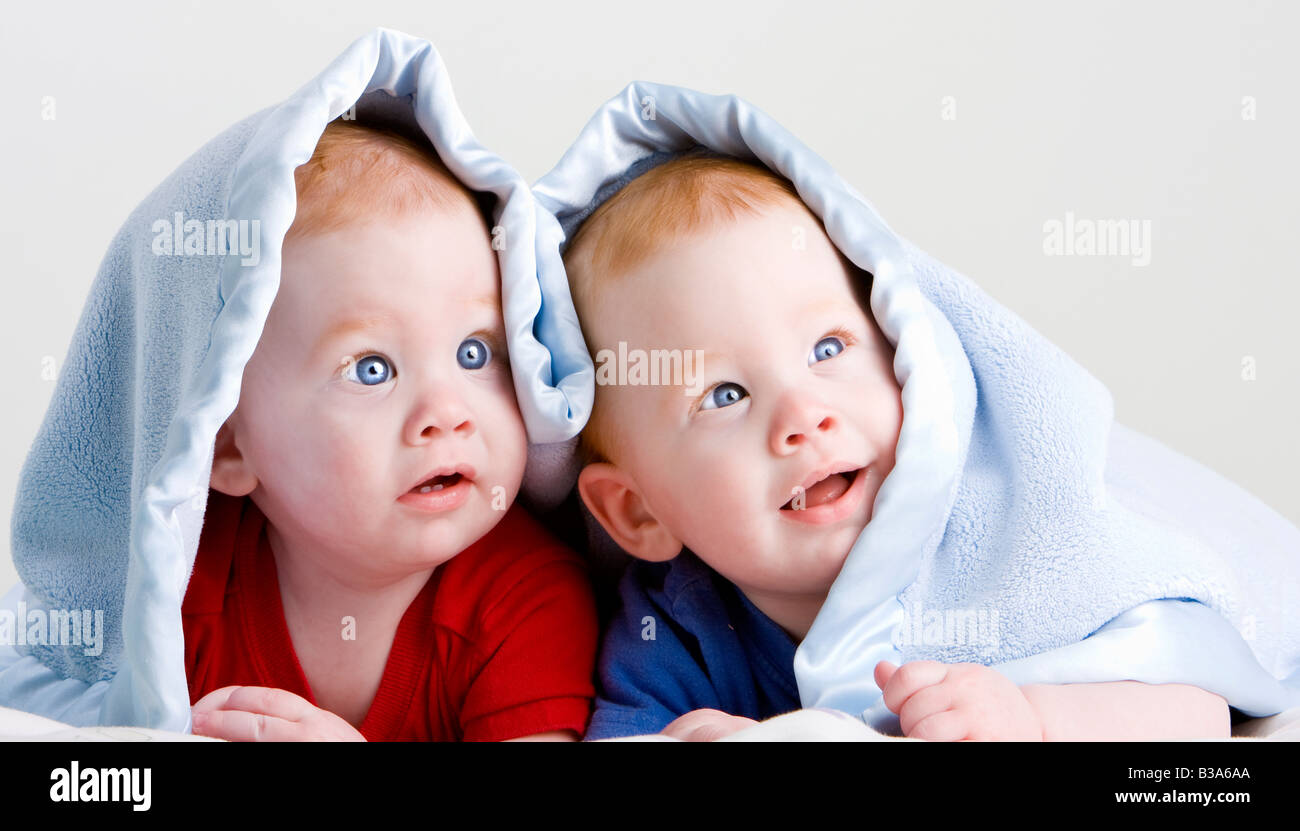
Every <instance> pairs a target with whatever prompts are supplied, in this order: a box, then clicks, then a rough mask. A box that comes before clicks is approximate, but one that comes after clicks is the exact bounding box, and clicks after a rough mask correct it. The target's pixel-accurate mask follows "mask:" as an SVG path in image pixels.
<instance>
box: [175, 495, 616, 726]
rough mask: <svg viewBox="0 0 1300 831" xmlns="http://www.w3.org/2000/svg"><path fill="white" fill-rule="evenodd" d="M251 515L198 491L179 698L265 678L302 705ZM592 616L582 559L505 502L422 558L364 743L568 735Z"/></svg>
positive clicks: (585, 699)
mask: <svg viewBox="0 0 1300 831" xmlns="http://www.w3.org/2000/svg"><path fill="white" fill-rule="evenodd" d="M265 527H266V518H265V516H263V514H262V512H261V511H260V510H258V508H257V506H256V505H255V504H254V503H253V501H252V500H251V499H248V498H247V497H231V496H226V495H225V494H221V493H218V492H216V491H210V492H209V496H208V508H207V513H206V515H205V516H204V525H203V532H202V535H201V537H200V540H199V551H198V555H197V558H196V559H195V563H194V573H193V575H192V576H191V577H190V583H189V587H188V588H187V589H186V592H185V601H184V604H183V606H182V610H181V616H182V620H183V623H184V627H185V672H186V675H187V676H188V678H189V688H190V703H191V704H193V703H194V702H197V701H198V700H199V699H200V698H202V697H203V696H204V695H206V694H207V693H209V692H212V691H213V690H217V689H220V688H222V687H226V686H230V685H232V684H240V685H251V686H261V687H279V688H281V689H285V690H288V691H289V692H292V693H296V694H297V695H300V696H302V697H303V698H305V699H307V700H308V701H311V702H312V703H313V704H315V699H314V698H313V697H312V692H311V687H310V685H309V684H308V683H307V679H306V677H305V676H304V675H303V672H302V667H301V666H300V665H299V663H298V658H297V655H296V654H295V653H294V649H293V643H292V641H291V639H290V636H289V627H288V624H287V623H286V622H285V618H284V610H283V607H282V606H281V604H280V585H279V581H278V580H277V579H276V570H275V559H274V555H273V554H272V552H271V548H270V544H269V543H268V542H267V537H266V533H265ZM596 627H597V624H596V611H595V604H594V600H593V598H592V593H591V586H590V583H589V582H588V579H587V574H586V569H585V566H584V565H583V563H582V560H581V559H580V558H579V557H578V556H577V555H576V554H574V553H573V552H572V551H570V550H568V549H567V548H565V547H563V546H562V545H561V544H560V543H559V542H557V541H556V540H555V539H554V538H553V537H552V536H551V535H550V534H549V533H547V531H546V530H545V529H543V528H542V527H541V525H539V524H538V523H537V521H536V520H534V519H533V518H532V517H530V516H529V515H528V514H527V513H526V512H525V511H524V510H523V509H522V508H519V507H512V508H511V509H510V510H509V511H507V512H506V515H505V517H503V518H502V520H501V521H500V522H499V523H497V525H496V527H494V528H493V529H492V530H491V531H489V532H488V533H487V534H486V535H485V536H484V537H483V538H482V539H480V540H479V541H478V542H476V543H474V544H473V545H471V546H470V547H469V548H466V549H465V550H464V551H462V552H461V553H459V554H457V555H456V556H455V557H453V558H452V559H451V560H448V561H447V562H446V563H443V564H442V565H441V566H439V567H438V568H436V569H435V570H434V572H433V574H432V575H431V576H430V577H429V581H428V583H426V584H425V586H424V588H423V589H421V590H420V593H419V594H418V595H417V596H416V598H415V600H413V601H412V602H411V605H410V606H408V607H407V609H406V612H405V614H404V615H403V616H402V619H401V622H400V623H399V624H398V627H397V633H396V635H395V636H394V638H393V645H392V648H391V650H390V651H389V654H388V661H387V664H386V666H385V668H384V674H383V678H382V680H381V681H380V684H379V690H378V692H376V694H375V698H374V701H373V702H372V703H371V705H370V709H369V711H368V712H367V713H366V717H365V720H364V721H363V722H362V723H361V725H360V727H358V730H359V731H360V732H361V734H362V735H363V736H365V737H366V739H368V740H370V741H376V740H425V741H455V740H465V741H485V740H486V741H491V740H500V739H509V738H516V737H518V736H527V735H530V734H532V733H543V732H547V731H551V730H575V731H577V732H578V733H579V734H582V733H583V732H584V731H585V730H586V726H587V719H588V717H589V716H590V713H591V700H592V698H593V696H594V695H595V689H594V688H593V686H592V670H593V668H594V665H595V660H596V636H597V632H596ZM340 633H342V624H340Z"/></svg>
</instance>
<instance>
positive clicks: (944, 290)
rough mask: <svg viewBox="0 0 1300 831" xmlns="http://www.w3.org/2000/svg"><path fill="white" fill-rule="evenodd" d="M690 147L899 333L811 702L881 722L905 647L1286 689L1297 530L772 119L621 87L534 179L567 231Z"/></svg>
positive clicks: (1282, 692) (806, 645)
mask: <svg viewBox="0 0 1300 831" xmlns="http://www.w3.org/2000/svg"><path fill="white" fill-rule="evenodd" d="M701 146H702V147H705V148H708V149H710V150H712V151H714V152H718V153H723V154H727V155H730V156H735V157H738V158H741V159H745V160H749V161H754V162H758V163H760V164H763V165H766V166H767V167H768V168H770V169H772V170H774V171H776V172H777V173H779V174H781V175H782V176H784V177H786V178H787V179H789V180H790V181H791V182H792V183H793V184H794V186H795V188H796V189H797V190H798V192H799V195H800V196H801V197H802V199H803V200H804V202H805V203H807V205H808V206H809V207H810V208H811V209H812V210H813V211H814V212H815V213H816V214H817V215H818V216H819V217H820V218H821V219H822V222H823V224H824V225H825V228H826V231H827V234H828V235H829V237H830V239H831V241H832V242H833V243H834V244H835V245H836V246H837V247H838V248H839V249H840V250H841V251H842V252H843V253H844V254H845V255H846V256H847V257H848V258H849V259H850V260H851V261H852V262H854V263H855V264H856V265H857V266H859V267H860V268H862V269H864V270H865V271H867V272H869V273H870V274H872V275H873V276H874V279H873V282H872V290H871V300H870V305H871V312H872V313H873V315H874V317H875V319H876V321H877V323H878V324H879V325H880V327H881V329H882V331H883V332H884V333H885V335H886V336H887V337H888V338H889V340H890V342H891V343H892V344H894V346H895V349H896V352H895V361H894V371H895V375H896V377H897V379H898V381H899V383H900V384H901V386H902V402H903V411H904V418H903V424H902V430H901V434H900V437H899V442H898V448H897V453H896V462H895V466H894V469H893V471H892V472H891V473H890V474H889V476H888V477H887V478H886V480H885V481H884V483H883V484H882V486H881V488H880V490H879V492H878V495H877V499H876V503H875V510H874V515H873V517H872V519H871V522H870V523H869V524H868V525H867V527H866V528H865V529H864V530H863V532H862V534H861V535H860V536H859V538H858V540H857V542H856V544H855V545H854V547H853V549H852V550H851V551H850V552H849V554H848V558H847V561H846V562H845V565H844V567H843V569H842V571H841V573H840V575H839V577H838V579H837V580H836V582H835V584H834V585H833V587H832V588H831V591H830V595H829V597H828V598H827V600H826V602H825V604H824V605H823V607H822V609H821V611H820V614H819V615H818V617H817V619H816V621H815V623H814V625H813V627H812V629H811V631H810V632H809V633H808V635H807V637H806V638H805V639H804V641H803V642H802V643H801V644H800V646H799V649H798V651H797V653H796V658H795V673H796V677H797V679H798V683H799V689H800V695H801V698H802V701H803V704H804V705H805V706H827V707H834V708H837V709H841V710H845V711H848V712H851V713H855V714H860V715H862V716H863V717H864V718H866V719H867V720H868V721H869V722H871V723H872V724H873V725H874V726H877V727H880V728H882V729H896V728H897V721H896V719H894V717H893V716H892V714H890V713H889V712H888V711H887V710H885V709H884V708H883V706H882V702H881V700H880V690H879V689H878V688H877V687H876V685H875V682H874V679H873V669H874V667H875V665H876V663H877V662H878V661H880V660H890V661H893V662H895V663H897V662H900V661H904V660H917V659H934V660H940V661H944V662H949V663H952V662H966V661H971V662H978V663H983V664H987V665H995V666H997V667H998V669H999V670H1000V671H1002V672H1003V673H1005V674H1006V675H1008V676H1009V677H1011V678H1012V679H1013V680H1015V681H1016V682H1017V683H1022V684H1023V683H1034V682H1038V683H1072V682H1100V681H1115V680H1126V679H1131V680H1137V681H1144V682H1148V683H1173V682H1181V683H1189V684H1196V685H1198V686H1201V687H1202V688H1204V689H1207V690H1210V691H1212V692H1215V693H1218V694H1220V695H1223V696H1224V697H1225V698H1226V699H1227V700H1228V702H1229V704H1231V705H1232V706H1234V707H1236V708H1238V709H1240V710H1242V711H1243V712H1246V713H1248V714H1250V715H1266V714H1271V713H1276V712H1279V711H1280V710H1282V709H1285V708H1288V707H1291V706H1296V705H1297V704H1300V617H1298V616H1296V615H1295V614H1294V609H1295V608H1296V605H1297V602H1298V601H1300V531H1298V530H1297V528H1296V527H1295V526H1294V525H1293V524H1292V523H1290V522H1288V521H1287V520H1285V519H1283V518H1282V517H1281V516H1279V515H1278V514H1277V513H1276V512H1274V511H1273V510H1271V509H1270V508H1268V507H1267V506H1265V505H1264V504H1263V503H1261V502H1260V501H1259V500H1257V499H1255V498H1254V497H1252V496H1251V495H1249V494H1247V493H1246V492H1245V491H1243V490H1241V489H1240V488H1238V487H1237V486H1236V485H1234V484H1232V483H1230V482H1228V481H1226V480H1225V479H1223V478H1222V477H1220V476H1218V475H1217V474H1215V473H1214V472H1212V471H1210V470H1208V469H1206V468H1204V467H1202V466H1200V465H1198V464H1196V463H1195V462H1192V461H1191V460H1189V459H1187V458H1185V457H1183V456H1180V455H1179V454H1177V453H1174V452H1173V451H1171V450H1169V449H1168V448H1166V447H1164V446H1163V445H1161V444H1159V443H1158V442H1156V441H1154V440H1152V439H1150V438H1147V437H1145V436H1142V435H1140V434H1138V433H1136V432H1134V431H1132V430H1130V429H1128V428H1125V427H1123V426H1122V425H1119V424H1117V423H1115V421H1114V411H1113V406H1112V400H1111V396H1110V394H1109V392H1108V391H1107V389H1106V388H1105V386H1103V385H1102V384H1101V383H1100V382H1099V381H1098V380H1097V379H1095V378H1093V377H1092V376H1091V375H1089V374H1088V372H1087V371H1085V370H1084V369H1083V368H1082V367H1081V366H1079V365H1078V364H1077V363H1075V362H1074V361H1073V360H1071V359H1070V358H1069V356H1067V355H1066V354H1064V353H1063V352H1062V351H1061V350H1060V349H1058V348H1057V347H1056V346H1054V345H1053V344H1052V343H1050V342H1049V341H1048V340H1046V339H1045V338H1044V337H1043V336H1042V335H1040V334H1039V333H1037V332H1035V331H1034V330H1033V329H1032V328H1031V327H1030V326H1029V325H1028V324H1026V323H1025V322H1024V321H1023V320H1021V319H1020V318H1018V317H1017V316H1016V315H1015V314H1013V313H1012V312H1010V311H1009V310H1007V309H1006V308H1004V307H1003V306H1001V305H999V304H998V303H997V302H996V301H994V300H993V299H992V298H991V297H989V296H988V295H987V294H986V293H985V292H983V291H982V290H981V289H980V288H979V286H977V285H976V284H975V283H974V282H972V281H971V280H970V279H968V278H966V277H964V276H962V275H961V274H959V273H957V272H956V271H954V270H952V269H950V268H948V267H947V266H944V265H943V264H941V263H939V262H937V261H935V260H934V259H932V258H930V257H929V256H927V255H926V254H924V253H923V252H921V251H919V250H918V249H917V248H916V247H915V246H913V245H912V244H910V243H909V242H907V241H906V240H904V239H903V238H901V237H900V236H898V235H897V234H896V233H894V231H893V230H891V229H890V227H889V226H888V225H887V224H886V223H885V222H884V220H882V219H881V217H880V215H879V214H878V213H877V212H876V211H875V209H874V208H873V207H872V206H871V204H870V203H869V202H868V201H867V200H866V199H865V198H864V197H863V196H862V195H861V194H860V193H859V192H858V191H857V190H855V189H854V188H853V187H851V186H850V185H849V184H848V183H847V182H845V181H844V180H843V179H841V178H840V177H839V176H837V175H836V174H835V172H834V171H833V170H832V169H831V168H830V166H829V165H828V164H827V163H826V162H825V161H823V160H822V159H821V158H819V157H818V156H817V155H816V154H815V153H813V152H812V151H811V150H809V149H808V148H807V147H806V146H804V144H802V143H801V142H800V141H799V140H798V139H796V138H795V137H794V136H793V135H791V134H790V133H789V132H788V131H787V130H785V129H784V128H782V127H781V126H780V125H779V124H777V123H776V122H775V121H774V120H773V119H771V118H770V117H769V116H767V115H766V114H765V113H763V112H762V111H760V110H759V109H757V108H756V107H754V106H753V105H751V104H749V103H747V102H746V101H744V100H742V99H740V98H737V97H735V96H730V95H724V96H718V95H707V94H703V93H699V92H695V91H692V90H688V89H683V88H679V87H672V86H666V85H657V84H649V83H640V82H638V83H633V84H631V85H629V86H628V87H627V88H626V89H624V90H623V91H622V92H621V93H620V94H619V95H617V96H615V97H614V98H613V99H611V100H610V101H609V102H608V103H606V104H605V105H604V106H602V107H601V108H600V109H599V110H598V111H597V112H596V114H595V115H594V116H593V117H592V118H591V120H590V121H589V122H588V124H587V125H586V127H585V128H584V129H583V130H582V131H581V133H580V134H579V135H578V138H577V140H576V141H575V142H574V144H573V145H572V146H571V147H570V148H569V150H568V151H567V152H566V153H565V154H564V156H563V157H562V158H561V160H560V161H559V163H558V164H557V165H556V166H555V168H554V169H553V170H552V171H551V172H550V173H548V174H547V175H546V176H544V177H543V178H542V179H541V180H539V181H538V182H537V183H536V184H535V185H534V187H533V189H534V191H535V193H536V194H537V197H538V200H539V201H540V202H541V204H542V205H543V206H545V207H546V208H547V209H549V210H550V211H552V212H553V213H555V214H556V216H557V218H558V219H559V221H560V225H561V228H562V229H563V230H564V231H566V232H567V233H568V234H569V235H570V236H571V235H572V233H573V232H574V230H575V229H576V228H577V227H578V226H579V225H580V224H581V222H582V221H583V220H584V219H585V218H586V217H587V216H588V215H590V213H591V212H592V211H593V210H594V209H595V208H596V207H597V206H598V205H599V204H600V203H602V202H603V201H604V200H606V199H608V198H609V197H610V196H612V195H613V194H614V193H615V192H617V191H618V189H619V188H621V187H622V186H623V185H625V184H626V183H627V182H628V181H630V180H631V179H633V178H635V177H636V176H637V175H639V174H640V173H642V172H644V171H645V170H647V169H649V168H651V167H653V166H654V165H656V164H658V163H660V162H662V161H664V160H666V159H669V158H673V157H675V156H677V155H680V154H681V153H683V152H685V151H688V150H691V149H692V148H696V147H701ZM557 245H558V246H559V247H560V248H561V249H562V248H563V245H564V241H563V240H559V241H557Z"/></svg>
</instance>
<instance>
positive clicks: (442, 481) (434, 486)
mask: <svg viewBox="0 0 1300 831" xmlns="http://www.w3.org/2000/svg"><path fill="white" fill-rule="evenodd" d="M464 478H465V477H463V476H461V475H460V474H459V473H449V474H447V475H446V476H435V477H433V478H432V479H426V480H424V481H423V482H421V483H420V484H418V485H416V486H415V487H413V488H411V491H410V492H411V493H433V492H434V491H440V490H443V489H444V488H450V487H452V486H454V485H458V484H460V482H461V480H462V479H464Z"/></svg>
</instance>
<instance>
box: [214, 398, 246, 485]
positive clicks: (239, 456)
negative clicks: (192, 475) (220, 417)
mask: <svg viewBox="0 0 1300 831" xmlns="http://www.w3.org/2000/svg"><path fill="white" fill-rule="evenodd" d="M237 424H238V422H237V421H236V419H235V416H234V415H233V414H232V415H231V416H230V418H228V419H226V423H225V424H223V425H221V429H220V430H218V431H217V443H216V446H215V447H214V448H213V450H212V480H211V482H210V486H211V487H212V488H213V489H214V490H218V491H220V492H221V493H224V494H226V495H227V496H247V495H248V494H250V493H252V492H253V491H254V490H256V489H257V476H256V475H254V473H253V470H252V468H250V467H249V465H248V461H247V460H246V459H245V458H244V454H243V452H242V451H240V449H239V446H238V445H237V444H236V443H235V430H236V427H237Z"/></svg>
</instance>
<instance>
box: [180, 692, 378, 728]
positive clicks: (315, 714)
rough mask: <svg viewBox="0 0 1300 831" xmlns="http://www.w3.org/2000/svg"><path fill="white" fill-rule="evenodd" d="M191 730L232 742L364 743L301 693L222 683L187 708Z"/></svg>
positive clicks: (342, 723) (338, 718)
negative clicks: (222, 684)
mask: <svg viewBox="0 0 1300 831" xmlns="http://www.w3.org/2000/svg"><path fill="white" fill-rule="evenodd" d="M192 712H193V715H194V733H195V734H196V735H200V736H211V737H213V738H217V739H226V740H227V741H232V742H304V741H308V742H309V741H322V742H338V741H343V742H349V741H350V742H364V741H365V740H366V739H365V737H364V736H362V735H361V733H359V732H358V731H357V729H356V728H355V727H353V726H352V725H351V724H348V723H347V722H346V721H344V720H343V719H342V718H340V717H339V716H337V715H335V714H334V713H331V712H330V711H328V710H322V709H321V708H319V707H317V706H315V705H313V704H312V703H311V702H310V701H308V700H307V699H305V698H303V697H302V696H300V695H294V694H293V693H291V692H289V691H288V690H281V689H275V688H272V687H222V688H221V689H219V690H213V691H212V692H210V693H208V694H207V695H205V696H203V698H201V699H199V701H198V703H197V704H195V705H194V708H193V710H192Z"/></svg>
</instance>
